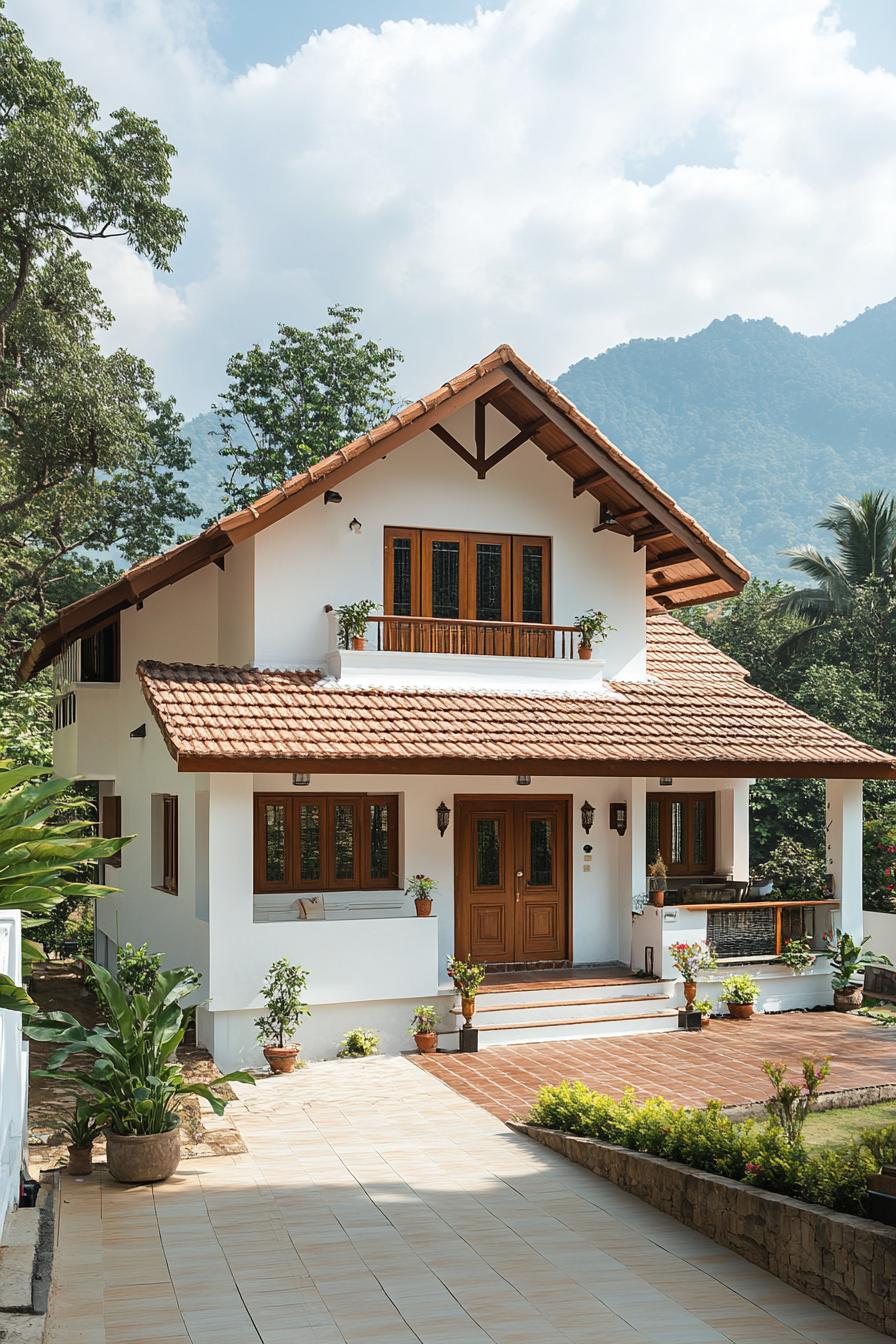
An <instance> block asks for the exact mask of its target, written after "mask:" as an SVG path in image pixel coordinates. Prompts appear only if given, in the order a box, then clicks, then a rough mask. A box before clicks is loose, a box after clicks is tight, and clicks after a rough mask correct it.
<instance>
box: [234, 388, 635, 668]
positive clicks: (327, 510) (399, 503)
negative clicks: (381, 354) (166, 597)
mask: <svg viewBox="0 0 896 1344" xmlns="http://www.w3.org/2000/svg"><path fill="white" fill-rule="evenodd" d="M445 425H446V428H448V429H450V431H451V432H452V433H453V434H454V435H455V437H456V438H457V439H459V440H460V442H462V443H465V444H469V443H472V441H473V411H472V408H466V409H464V410H462V411H459V412H457V413H456V415H454V416H452V417H451V418H450V419H447V420H446V421H445ZM486 430H487V436H488V451H489V452H491V451H493V450H494V449H495V448H497V447H499V446H500V445H501V444H502V443H503V442H505V441H506V440H507V439H509V438H510V437H511V436H512V434H513V433H514V432H515V426H513V425H511V424H510V423H509V422H508V421H507V420H505V419H504V417H503V416H501V415H499V414H498V413H497V412H496V411H495V410H494V409H493V408H490V409H489V410H488V411H487V413H486ZM339 492H340V494H341V495H342V503H341V504H324V502H323V498H322V497H321V498H319V499H316V500H312V501H311V502H310V503H309V504H307V505H305V506H304V507H302V508H300V509H298V510H296V512H295V513H293V514H291V515H290V516H289V517H287V518H284V519H283V520H282V521H281V522H279V523H275V524H273V525H272V526H270V527H268V528H266V529H265V530H264V531H263V532H260V533H258V535H257V536H256V537H255V555H254V563H255V578H256V586H255V613H254V617H255V661H256V662H257V663H258V665H259V666H268V667H284V666H287V667H288V666H317V665H319V664H320V663H322V662H323V661H324V659H325V656H326V653H327V624H326V621H325V619H324V617H323V614H322V607H323V606H324V604H325V603H330V604H331V605H333V606H338V605H340V604H341V603H344V602H354V601H357V600H358V599H359V598H363V597H370V598H374V599H376V600H377V601H378V602H382V600H383V528H384V527H385V526H400V527H421V528H449V529H454V530H465V531H482V532H501V533H513V534H516V535H524V534H525V535H539V536H549V537H551V539H552V572H553V580H552V588H553V621H554V624H557V625H568V624H572V622H573V621H574V619H575V617H576V616H578V615H579V614H580V613H581V612H582V611H584V610H586V609H587V608H589V607H597V608H599V609H601V610H603V611H605V612H606V613H607V615H608V616H609V619H610V623H611V624H612V625H614V626H615V627H616V630H615V632H614V633H613V634H611V635H610V637H609V638H608V639H607V641H606V643H605V644H604V645H603V646H602V647H601V652H600V656H601V657H602V658H605V659H606V675H607V676H608V677H615V676H630V677H637V676H642V675H643V673H644V619H645V618H644V552H643V551H640V552H638V553H635V551H634V549H633V546H632V542H631V539H630V538H627V537H620V536H617V535H616V534H615V533H611V532H602V533H598V534H597V535H596V536H595V535H594V533H593V532H592V528H593V526H594V525H595V523H596V522H597V521H598V505H597V502H596V500H594V499H593V498H592V497H591V496H590V495H587V494H585V495H582V496H580V497H579V498H578V499H575V500H574V499H573V497H572V481H571V479H570V477H569V476H568V475H567V474H566V472H564V471H563V470H562V469H560V468H559V467H558V466H557V465H556V463H551V462H548V461H547V459H546V458H545V455H544V453H543V452H542V451H541V449H539V448H536V447H535V446H534V445H533V444H531V443H530V444H525V445H523V447H522V448H520V449H518V450H517V451H516V452H515V453H512V454H511V455H510V456H509V457H508V458H505V460H504V461H503V462H500V463H499V464H498V465H497V466H496V467H493V468H492V470H491V471H490V472H489V473H488V476H487V477H486V479H485V480H484V481H480V480H477V478H476V475H475V473H474V472H473V471H472V470H471V468H470V467H469V466H467V464H466V463H464V462H463V461H461V459H460V458H459V457H458V456H457V455H456V454H455V453H453V452H452V451H451V450H450V449H449V448H447V447H446V446H445V445H444V444H443V443H441V442H440V441H439V440H438V439H436V438H435V437H434V436H433V435H432V434H430V433H428V432H427V433H424V434H421V435H420V436H419V437H417V438H415V439H413V440H412V441H411V442H410V443H408V444H405V445H404V446H403V447H400V448H396V449H395V450H394V451H393V452H392V453H390V454H389V455H388V456H387V457H385V458H383V459H381V460H379V461H376V462H373V463H371V464H370V465H369V466H367V467H365V468H364V470H363V471H360V472H357V473H356V474H355V475H354V476H352V477H350V478H349V479H348V480H345V481H343V482H342V483H341V484H340V486H339ZM352 517H356V518H358V519H359V521H360V522H361V524H362V530H361V532H360V533H354V532H352V531H350V529H349V522H350V521H351V519H352ZM229 564H230V560H229V557H228V560H227V561H226V565H229ZM225 573H226V568H225Z"/></svg>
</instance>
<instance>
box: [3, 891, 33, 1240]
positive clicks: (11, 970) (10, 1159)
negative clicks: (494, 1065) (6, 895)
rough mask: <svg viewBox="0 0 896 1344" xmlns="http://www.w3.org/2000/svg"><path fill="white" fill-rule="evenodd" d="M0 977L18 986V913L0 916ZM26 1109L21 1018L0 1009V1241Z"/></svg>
mask: <svg viewBox="0 0 896 1344" xmlns="http://www.w3.org/2000/svg"><path fill="white" fill-rule="evenodd" d="M0 973H2V974H3V975H8V976H9V977H10V978H11V979H12V980H14V981H15V982H16V984H21V983H22V924H21V917H20V915H19V912H18V910H4V911H2V912H0ZM27 1106H28V1046H27V1043H26V1042H25V1041H23V1039H22V1018H21V1016H20V1015H19V1014H18V1013H8V1012H6V1011H5V1009H2V1008H0V1239H2V1235H3V1223H4V1220H5V1218H6V1215H7V1213H8V1212H9V1210H10V1209H11V1208H12V1207H13V1205H14V1204H15V1203H16V1202H17V1200H18V1198H19V1177H20V1175H21V1171H22V1162H23V1143H24V1135H25V1117H26V1111H27Z"/></svg>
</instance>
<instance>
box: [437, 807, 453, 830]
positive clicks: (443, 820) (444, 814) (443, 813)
mask: <svg viewBox="0 0 896 1344" xmlns="http://www.w3.org/2000/svg"><path fill="white" fill-rule="evenodd" d="M450 819H451V808H450V807H449V806H448V805H447V803H444V802H441V803H439V805H438V807H437V808H436V825H437V826H438V828H439V835H444V834H445V832H446V831H447V829H448V822H449V821H450Z"/></svg>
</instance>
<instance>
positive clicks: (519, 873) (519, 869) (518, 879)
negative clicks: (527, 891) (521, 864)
mask: <svg viewBox="0 0 896 1344" xmlns="http://www.w3.org/2000/svg"><path fill="white" fill-rule="evenodd" d="M522 875H523V870H522V868H518V869H517V874H516V899H517V900H519V898H520V878H521V877H522Z"/></svg>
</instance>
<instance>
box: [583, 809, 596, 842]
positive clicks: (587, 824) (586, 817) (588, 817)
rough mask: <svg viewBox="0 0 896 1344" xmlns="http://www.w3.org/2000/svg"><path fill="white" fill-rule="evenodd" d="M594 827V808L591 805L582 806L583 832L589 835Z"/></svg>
mask: <svg viewBox="0 0 896 1344" xmlns="http://www.w3.org/2000/svg"><path fill="white" fill-rule="evenodd" d="M593 825H594V808H593V807H592V805H591V803H583V804H582V830H583V831H584V832H585V834H586V835H587V834H588V833H589V831H590V830H591V827H592V826H593Z"/></svg>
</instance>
